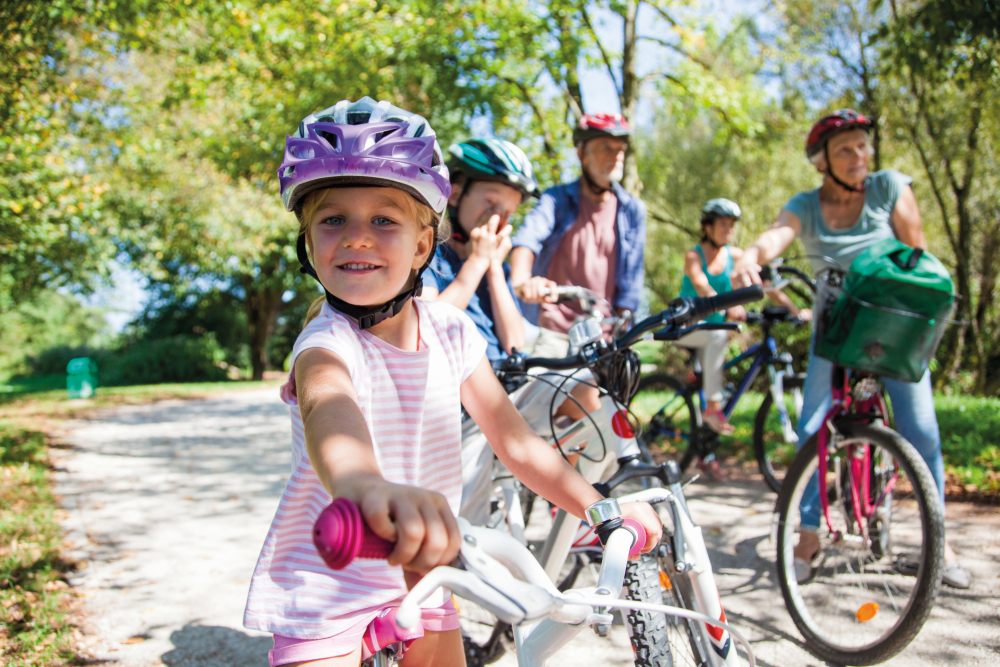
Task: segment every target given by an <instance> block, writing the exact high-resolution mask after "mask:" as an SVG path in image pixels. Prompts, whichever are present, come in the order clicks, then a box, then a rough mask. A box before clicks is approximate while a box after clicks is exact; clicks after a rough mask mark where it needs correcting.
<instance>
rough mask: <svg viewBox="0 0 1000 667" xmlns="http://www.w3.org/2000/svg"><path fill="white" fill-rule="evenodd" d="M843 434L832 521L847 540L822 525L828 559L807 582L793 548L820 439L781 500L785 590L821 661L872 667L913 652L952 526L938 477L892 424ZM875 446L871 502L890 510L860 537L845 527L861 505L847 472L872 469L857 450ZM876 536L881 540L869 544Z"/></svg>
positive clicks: (802, 458) (834, 459)
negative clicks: (847, 492)
mask: <svg viewBox="0 0 1000 667" xmlns="http://www.w3.org/2000/svg"><path fill="white" fill-rule="evenodd" d="M843 430H844V431H845V434H844V436H842V437H838V438H837V441H836V442H831V447H830V448H829V455H828V461H829V466H828V469H827V479H828V481H829V482H832V483H831V484H830V485H829V486H828V490H827V494H828V498H829V499H830V516H831V521H832V522H833V523H834V528H835V530H836V531H838V533H839V534H838V533H834V534H833V535H831V534H830V533H829V529H828V527H827V526H825V525H824V524H825V521H824V520H823V519H822V518H821V520H820V523H821V527H820V529H819V531H818V534H819V536H820V540H821V549H822V553H823V557H824V560H823V562H822V563H821V564H820V565H819V566H818V567H817V568H815V569H814V570H813V571H812V572H811V573H810V576H809V577H808V578H805V579H804V581H803V582H802V583H799V582H798V580H797V578H796V574H795V567H794V562H793V554H792V550H793V548H794V545H795V542H796V533H797V531H798V527H799V519H800V516H799V512H800V500H801V498H802V497H803V496H804V495H806V493H807V491H806V489H807V486H808V485H809V482H810V480H812V479H813V475H814V473H815V471H816V470H817V466H818V457H817V455H816V439H817V437H816V436H813V437H812V438H811V439H810V440H809V441H808V442H807V443H806V444H805V446H804V447H803V448H802V449H801V450H800V451H799V453H798V455H797V456H796V458H795V460H794V461H793V462H792V465H791V466H790V467H789V469H788V474H787V475H786V478H785V483H784V485H783V486H782V490H781V493H780V494H779V496H778V503H777V510H776V511H777V512H778V543H777V548H778V559H777V561H778V562H777V565H778V582H779V584H780V586H781V594H782V597H783V598H784V601H785V606H786V607H787V608H788V611H789V613H790V614H791V616H792V620H793V621H794V622H795V625H796V627H798V629H799V631H800V632H801V633H802V636H803V637H804V638H805V639H806V648H807V649H808V650H809V651H810V652H811V653H812V654H813V655H815V656H817V657H819V658H821V659H823V660H828V661H831V662H834V663H838V664H851V665H871V664H875V663H880V662H883V661H885V660H888V659H889V658H891V657H892V656H894V655H896V654H897V653H899V652H900V651H901V650H903V649H904V648H905V647H906V646H907V645H908V644H909V643H910V642H911V641H912V640H913V638H914V637H915V636H916V635H917V633H918V632H919V631H920V629H921V627H922V626H923V624H924V622H925V621H926V620H927V617H928V615H929V614H930V612H931V608H932V607H933V605H934V600H935V597H936V596H937V591H938V588H939V587H940V584H941V575H942V567H943V553H944V551H943V550H944V520H943V516H942V508H941V503H940V502H939V500H938V497H937V490H936V487H935V485H934V481H933V479H932V478H931V474H930V471H929V470H928V469H927V466H926V465H925V464H924V462H923V460H922V459H921V458H920V455H919V454H918V453H917V451H916V449H914V447H913V445H911V444H910V443H909V442H907V441H906V440H904V439H903V438H902V436H900V435H899V434H897V433H895V432H894V431H891V430H889V429H888V428H886V427H884V426H882V425H874V424H854V425H848V426H846V427H844V429H843ZM866 446H867V447H870V448H871V449H870V450H868V451H869V453H870V456H871V459H870V460H871V461H873V462H874V463H873V465H872V469H871V471H870V473H869V475H868V481H869V483H870V484H872V486H873V492H872V493H870V494H869V497H870V498H876V500H877V501H878V502H877V503H875V504H877V505H878V506H879V507H880V510H879V512H878V513H876V515H875V517H874V519H872V518H866V522H867V523H868V524H869V525H868V526H866V527H865V529H864V530H862V531H859V530H857V528H856V524H855V523H854V522H851V521H850V520H849V519H847V520H845V519H844V517H845V515H846V516H848V517H849V516H850V509H851V507H850V505H851V503H850V501H849V500H848V499H846V498H844V496H843V486H844V485H847V486H848V487H849V488H850V487H851V484H850V479H851V478H850V475H851V474H852V473H851V472H850V471H849V466H845V465H842V464H844V463H850V462H852V461H853V462H855V463H856V462H858V461H863V460H864V459H863V458H860V459H859V458H858V457H857V453H858V451H863V450H858V449H856V448H857V447H866ZM892 473H898V475H899V477H898V478H894V486H893V487H892V488H887V487H886V486H884V483H885V482H886V479H887V477H889V476H890V474H892ZM876 494H877V495H876ZM814 495H817V496H818V493H815V492H814ZM817 500H818V498H817ZM845 510H847V511H845ZM873 524H877V525H873ZM868 531H871V532H874V533H876V535H875V536H876V538H877V539H875V540H871V539H870V538H867V537H866V536H865V534H864V533H865V532H868ZM878 538H881V539H878ZM876 544H877V546H875V545H876ZM909 559H913V560H909ZM904 562H905V563H915V564H916V576H915V577H914V576H910V575H907V574H904V573H903V570H902V568H900V564H901V563H904Z"/></svg>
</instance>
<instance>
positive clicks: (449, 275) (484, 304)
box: [424, 243, 517, 362]
mask: <svg viewBox="0 0 1000 667" xmlns="http://www.w3.org/2000/svg"><path fill="white" fill-rule="evenodd" d="M462 264H464V262H463V261H462V259H461V258H460V257H459V256H458V253H456V252H455V251H454V250H452V249H451V246H449V245H448V244H447V243H442V244H441V245H439V246H438V247H437V250H435V251H434V258H433V259H431V263H430V265H428V267H427V270H426V271H424V282H426V283H427V284H428V285H433V286H434V287H436V288H437V291H438V293H441V292H444V291H445V289H447V287H448V286H449V285H451V284H452V283H453V282H455V278H457V277H458V272H459V271H461V270H462ZM504 276H505V277H507V278H508V282H507V289H510V282H509V272H508V270H507V266H506V265H504ZM511 294H513V291H512V292H511ZM514 303H515V304H517V299H516V298H515V299H514ZM465 312H466V314H467V315H468V316H469V317H471V318H472V321H473V322H475V324H476V328H477V329H479V333H481V334H482V335H483V338H485V339H486V357H487V358H488V359H489V360H490V361H491V362H493V361H496V360H498V359H503V358H504V357H506V356H507V353H506V352H505V351H504V349H503V347H501V345H500V339H499V338H498V337H497V334H496V331H495V330H494V329H493V302H492V301H490V289H489V287H488V286H487V284H486V280H485V278H484V279H483V280H480V281H479V285H478V286H476V291H475V292H473V294H472V298H470V299H469V305H468V306H466V307H465Z"/></svg>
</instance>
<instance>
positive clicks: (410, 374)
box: [243, 301, 486, 639]
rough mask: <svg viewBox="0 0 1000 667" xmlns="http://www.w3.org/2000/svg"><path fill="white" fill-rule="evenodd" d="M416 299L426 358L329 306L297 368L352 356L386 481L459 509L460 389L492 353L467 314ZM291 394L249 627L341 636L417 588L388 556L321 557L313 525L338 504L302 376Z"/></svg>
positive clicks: (306, 332) (305, 339)
mask: <svg viewBox="0 0 1000 667" xmlns="http://www.w3.org/2000/svg"><path fill="white" fill-rule="evenodd" d="M414 303H415V304H416V307H417V313H418V316H419V318H420V340H421V344H420V349H419V351H417V352H406V351H403V350H400V349H398V348H395V347H393V346H392V345H390V344H388V343H386V342H385V341H383V340H381V339H380V338H378V337H376V336H375V335H373V334H371V333H370V332H367V331H363V330H361V329H359V328H358V327H357V324H356V323H355V322H354V321H353V320H351V319H349V318H347V317H345V316H344V315H342V314H340V313H338V312H337V311H335V310H333V309H332V308H330V306H329V305H327V304H324V305H323V309H322V311H321V312H320V314H319V315H318V316H317V317H316V318H315V319H313V320H312V321H311V322H309V323H308V324H307V325H306V327H305V328H304V329H303V330H302V333H300V334H299V337H298V339H297V340H296V341H295V346H294V347H293V349H292V364H293V365H294V363H295V359H296V358H297V357H298V355H299V354H301V353H302V351H303V350H307V349H309V348H314V347H319V348H323V349H326V350H330V351H331V352H334V353H335V354H337V355H338V356H339V357H340V358H341V359H343V361H344V363H345V364H346V365H347V368H348V371H349V372H350V375H351V380H352V382H353V384H354V390H355V392H356V394H357V397H358V405H359V407H360V408H361V411H362V413H363V414H364V416H365V421H366V422H367V423H368V429H369V432H370V433H371V436H372V443H373V445H374V448H375V458H376V460H377V461H378V464H379V467H380V468H381V471H382V475H383V476H384V477H385V478H386V479H387V480H389V481H392V482H397V483H400V484H410V485H413V486H419V487H422V488H426V489H433V490H435V491H438V492H440V493H441V494H443V495H444V496H445V498H447V499H448V502H449V504H450V505H451V509H452V511H453V512H455V514H458V508H459V501H460V500H461V492H462V465H461V457H462V453H461V452H462V450H461V401H460V397H459V389H460V386H461V384H462V382H464V381H465V379H466V378H467V377H469V375H470V374H471V373H472V371H473V370H475V368H476V366H477V365H478V364H479V363H480V361H481V360H482V359H483V358H484V355H485V352H486V341H485V340H483V338H482V336H481V335H480V334H479V333H478V332H477V331H476V327H475V325H474V324H473V323H472V320H470V319H469V318H468V316H466V314H465V313H464V312H462V311H461V310H459V309H457V308H455V307H453V306H451V305H448V304H446V303H442V302H439V301H414ZM282 399H283V400H284V401H285V402H286V403H288V405H289V413H290V415H291V418H292V473H291V477H290V478H289V480H288V484H287V486H286V487H285V491H284V493H283V494H282V496H281V500H280V501H279V503H278V509H277V512H276V513H275V516H274V520H273V521H272V523H271V528H270V530H269V531H268V533H267V537H266V538H265V540H264V546H263V548H262V549H261V552H260V557H259V558H258V560H257V567H256V569H255V570H254V573H253V578H252V579H251V583H250V593H249V596H248V598H247V606H246V611H245V612H244V616H243V623H244V625H245V626H246V627H248V628H251V629H255V630H265V631H268V632H272V633H276V634H280V635H285V636H288V637H298V638H304V639H312V638H322V637H332V636H334V635H337V634H339V633H340V632H342V631H344V630H346V629H347V628H349V627H350V626H351V625H352V623H353V622H354V621H352V619H354V618H356V617H357V616H358V615H360V614H362V613H365V612H366V611H370V610H373V609H379V608H382V607H384V606H386V605H387V604H389V603H391V602H393V601H395V600H398V599H399V598H401V597H402V596H403V595H404V594H405V592H406V586H405V585H404V583H403V577H402V571H401V570H400V569H399V568H398V567H390V566H389V565H388V564H386V563H385V562H383V561H358V562H356V563H353V564H351V565H350V566H348V567H347V568H346V569H344V570H342V571H340V572H337V573H334V572H333V571H331V570H330V569H329V568H327V567H326V565H325V564H324V563H323V561H322V560H321V559H320V557H319V555H318V554H317V553H316V549H315V547H314V546H313V543H312V525H313V522H314V521H315V520H316V517H317V515H318V514H319V512H320V511H321V510H322V509H323V508H324V507H325V506H326V505H327V504H328V503H329V502H330V500H331V498H330V495H329V494H328V493H327V491H326V489H325V488H324V487H323V485H322V484H321V483H320V481H319V478H318V477H317V476H316V473H315V471H314V470H313V468H312V466H311V465H310V463H309V456H308V454H307V453H306V448H305V436H304V431H303V426H302V416H301V414H300V413H299V407H298V403H297V402H296V400H295V386H294V374H292V375H290V377H289V381H288V383H287V384H286V385H285V386H284V387H282ZM444 601H445V598H444V592H443V591H441V592H440V594H439V595H436V596H432V597H431V599H429V600H427V601H426V602H425V603H424V604H425V606H427V607H438V606H440V605H441V604H443V603H444Z"/></svg>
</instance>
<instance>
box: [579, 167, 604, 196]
mask: <svg viewBox="0 0 1000 667" xmlns="http://www.w3.org/2000/svg"><path fill="white" fill-rule="evenodd" d="M580 171H581V172H583V182H584V183H586V184H587V187H588V188H589V189H590V191H591V192H593V193H594V194H595V195H598V196H600V195H603V194H604V193H605V192H611V187H610V186H609V187H606V188H605V187H602V186H600V185H598V183H597V181H595V180H594V179H593V178H592V177H591V176H590V174H589V173H588V172H587V169H586V167H581V169H580Z"/></svg>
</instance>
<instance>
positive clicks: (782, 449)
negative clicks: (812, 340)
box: [630, 266, 814, 493]
mask: <svg viewBox="0 0 1000 667" xmlns="http://www.w3.org/2000/svg"><path fill="white" fill-rule="evenodd" d="M777 272H778V274H779V275H780V276H781V277H787V276H789V275H791V276H794V279H795V280H796V281H797V283H799V282H800V283H801V284H800V285H798V287H800V288H801V287H802V286H803V285H804V286H805V287H804V291H806V292H808V294H809V295H811V293H812V292H811V290H812V289H813V288H814V284H813V283H812V281H811V279H810V278H809V277H808V276H806V275H805V274H803V273H802V272H801V271H798V270H797V269H794V268H793V267H787V266H781V267H777ZM776 282H777V281H776ZM783 284H787V278H786V280H785V281H784V283H783ZM747 323H748V324H754V325H759V326H760V328H761V340H760V342H759V343H755V344H753V345H751V346H750V347H749V348H747V349H746V350H745V351H744V352H742V353H741V354H739V355H738V356H736V357H734V358H733V359H730V360H728V361H727V362H726V364H725V366H724V370H725V371H730V370H731V369H733V368H736V367H739V366H741V365H742V364H744V363H745V362H747V361H749V362H750V365H749V367H748V368H747V369H746V371H745V372H744V373H743V375H742V376H741V377H740V378H739V381H738V384H736V386H735V388H734V389H733V391H732V392H731V394H730V395H729V397H728V398H727V400H726V403H725V406H724V407H723V408H722V411H723V413H724V414H725V415H726V417H727V418H728V417H729V416H730V415H732V413H733V410H734V409H735V407H736V404H737V402H738V401H739V400H740V399H741V397H742V396H743V395H744V394H745V393H746V391H747V390H748V389H749V388H750V387H752V386H753V385H754V382H755V381H756V380H757V378H758V377H760V376H761V372H762V371H766V381H765V383H764V385H765V386H764V387H762V389H765V391H764V400H763V401H762V402H761V405H760V408H759V409H758V410H757V415H756V418H755V420H754V432H753V446H754V456H755V458H756V459H757V465H758V467H759V468H760V472H761V475H763V477H764V480H765V482H767V485H768V486H769V487H770V488H771V489H772V490H773V491H774V492H775V493H777V492H778V490H779V489H780V488H781V480H782V478H783V477H784V464H783V463H781V462H782V461H790V460H791V458H792V456H793V455H794V453H795V449H796V445H797V443H798V437H797V436H796V433H795V427H796V425H797V424H798V416H799V411H800V410H801V407H802V387H803V384H804V383H805V373H803V372H800V371H799V370H797V369H796V368H795V365H794V363H793V362H794V360H793V357H792V355H791V354H790V353H788V352H786V351H782V350H781V349H780V346H779V342H778V339H777V338H775V336H774V334H773V331H772V330H773V329H774V327H775V326H776V325H777V324H779V323H791V324H793V325H800V324H803V323H802V321H801V320H799V319H798V318H796V317H794V316H792V315H791V314H790V312H789V310H788V309H787V308H785V307H783V306H771V307H767V308H765V309H764V310H762V311H761V312H759V313H754V312H751V313H747ZM701 326H702V327H703V328H716V329H735V328H737V325H736V324H731V323H722V324H708V325H705V324H702V325H701ZM654 339H657V340H661V339H660V338H657V336H656V335H654ZM696 401H697V404H696ZM704 407H705V396H704V393H703V391H702V375H701V369H700V367H699V366H698V364H697V362H695V363H694V364H693V372H692V373H691V374H689V377H688V378H686V379H683V380H682V379H680V378H678V377H676V376H674V375H671V374H669V373H653V374H650V375H647V376H644V377H643V378H642V379H641V380H640V381H639V389H638V391H637V393H636V396H635V398H634V399H633V400H632V403H631V405H630V409H631V410H632V412H633V413H634V414H635V415H636V417H637V418H638V420H639V422H640V424H641V432H640V434H639V443H640V446H641V447H642V448H643V449H644V451H645V453H646V454H647V455H649V456H650V458H652V452H655V451H664V450H666V449H675V450H678V451H682V452H683V454H681V456H680V466H681V469H682V470H684V469H687V467H688V466H690V465H691V463H692V462H693V461H695V460H700V461H705V462H709V461H712V460H713V459H714V457H715V455H716V454H715V453H716V450H717V449H718V447H719V444H720V439H719V434H718V433H716V432H715V431H713V430H712V429H711V428H709V427H708V426H707V425H705V424H704V423H702V418H701V414H702V411H703V409H704Z"/></svg>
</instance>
